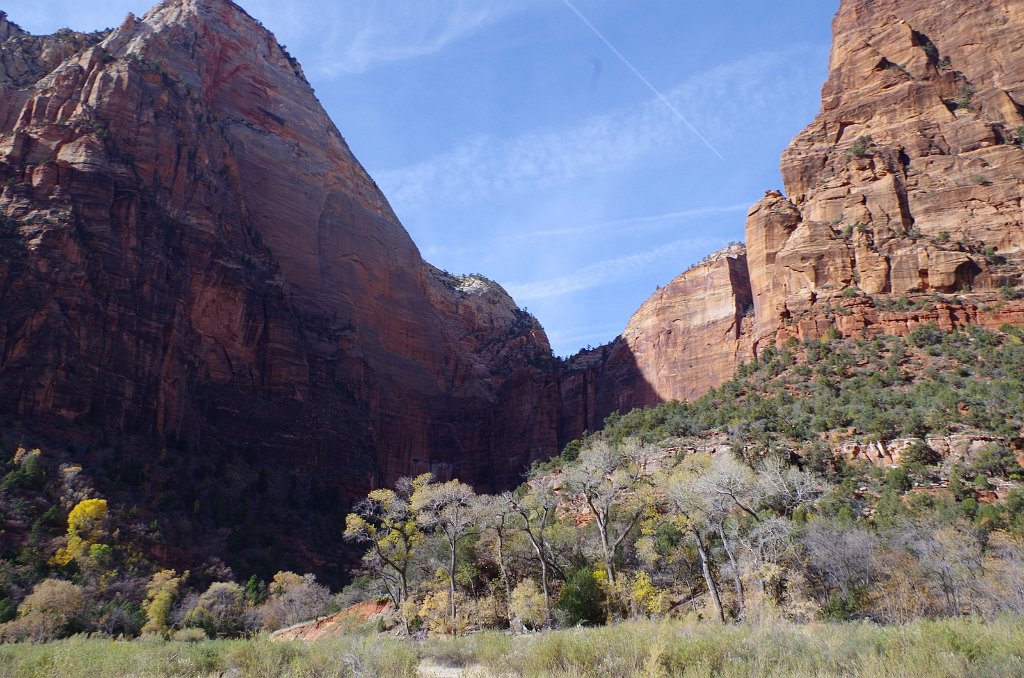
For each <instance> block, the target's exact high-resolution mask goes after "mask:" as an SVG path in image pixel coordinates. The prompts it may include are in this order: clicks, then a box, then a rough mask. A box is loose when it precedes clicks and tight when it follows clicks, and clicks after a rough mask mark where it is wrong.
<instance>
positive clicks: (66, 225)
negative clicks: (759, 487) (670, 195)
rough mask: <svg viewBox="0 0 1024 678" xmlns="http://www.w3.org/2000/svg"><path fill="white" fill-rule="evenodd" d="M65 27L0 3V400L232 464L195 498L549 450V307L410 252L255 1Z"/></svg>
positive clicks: (467, 470) (349, 493)
mask: <svg viewBox="0 0 1024 678" xmlns="http://www.w3.org/2000/svg"><path fill="white" fill-rule="evenodd" d="M68 35H71V36H72V37H66V36H65V37H61V34H58V36H56V37H55V36H49V37H45V38H38V37H33V36H27V35H26V34H24V33H23V32H22V31H20V30H19V29H17V28H16V27H13V26H12V25H11V24H9V23H7V22H6V20H0V38H3V42H2V43H0V88H3V92H2V94H0V182H2V186H3V187H2V193H0V216H2V224H0V227H2V228H0V413H2V416H3V418H4V423H5V425H7V426H8V427H13V428H16V429H19V430H23V429H30V430H31V431H32V432H34V434H36V435H40V436H48V437H49V438H50V439H52V440H54V441H55V442H58V441H62V440H65V441H66V440H68V439H72V440H74V441H75V443H74V444H76V445H79V446H84V444H85V443H88V444H90V445H91V446H92V447H100V448H103V447H105V446H106V445H109V444H112V443H113V442H114V441H113V440H110V438H113V437H114V436H117V437H119V438H121V439H122V440H123V441H126V446H127V447H129V448H130V449H131V450H132V453H133V454H136V455H138V456H139V457H140V458H143V459H146V458H150V459H151V458H152V454H151V453H155V452H156V450H159V449H161V448H170V449H171V450H178V451H177V452H175V454H176V455H177V456H180V457H190V458H191V459H193V460H194V463H195V464H196V465H199V468H198V469H197V470H196V471H195V472H196V473H200V472H201V469H202V464H204V463H206V461H207V460H211V463H212V460H213V459H216V460H217V469H218V470H220V469H222V468H224V469H227V468H231V469H235V470H234V471H232V473H233V474H235V475H236V476H237V477H234V476H233V477H231V478H229V479H225V480H224V482H218V484H219V485H220V487H216V488H212V489H210V490H209V492H208V494H209V495H210V496H205V495H204V496H196V497H195V504H196V506H199V507H200V508H199V509H198V510H199V511H201V512H202V511H203V510H204V509H205V508H206V507H207V506H209V505H211V504H214V505H216V506H221V505H223V506H225V507H231V506H237V505H238V504H243V505H250V504H257V503H260V502H263V501H265V499H266V498H261V499H260V502H257V501H256V500H254V499H252V498H249V497H248V495H249V494H251V493H250V492H249V491H248V490H249V489H250V487H249V485H248V484H247V483H249V482H252V478H251V476H252V475H254V474H255V473H256V471H257V470H258V469H264V471H265V470H267V469H269V470H270V472H269V474H268V475H269V478H270V479H271V480H270V482H269V485H270V488H269V492H270V494H271V497H274V496H276V497H277V498H278V500H280V501H283V500H284V495H285V494H286V493H287V495H288V498H289V501H293V502H295V503H296V504H297V505H302V504H303V502H304V501H306V500H308V497H309V496H311V495H313V496H319V497H325V498H326V497H334V498H335V507H336V508H335V510H338V509H339V508H340V509H343V508H344V503H343V502H341V503H338V502H337V501H336V498H338V497H341V498H346V497H347V498H349V499H351V498H355V497H358V496H359V495H361V494H364V493H365V492H366V491H367V490H368V489H370V488H371V487H373V486H377V485H380V484H383V483H389V482H393V481H394V480H395V479H396V478H397V477H399V476H401V475H405V474H408V473H413V472H420V471H425V470H430V471H434V472H435V473H436V474H438V475H439V476H440V477H442V478H445V477H449V476H455V475H458V476H459V477H461V478H463V479H464V480H468V481H470V482H474V483H476V484H477V485H478V486H480V487H482V488H483V489H491V488H493V487H496V486H499V485H500V486H507V485H508V484H510V483H512V482H514V481H515V479H516V478H518V477H519V474H520V473H521V472H522V470H523V469H524V468H525V467H528V465H529V463H530V461H532V460H534V459H538V458H542V457H548V456H550V455H551V454H552V453H554V452H555V451H557V449H558V445H559V441H558V439H557V435H558V430H557V429H558V426H557V423H556V420H557V416H558V415H557V413H558V397H559V396H558V387H557V381H556V379H555V378H554V376H553V372H552V370H553V362H552V359H551V355H550V348H549V345H548V342H547V338H546V336H545V335H544V332H543V330H542V329H541V328H539V326H537V324H536V322H535V321H534V319H533V318H532V317H531V316H529V315H528V314H526V313H525V312H523V311H521V310H519V309H518V308H517V307H516V304H515V303H514V302H513V301H512V299H511V298H510V297H509V296H508V295H507V294H506V293H505V292H504V290H502V289H501V288H500V287H499V286H498V285H496V284H494V283H491V282H490V281H486V280H483V279H478V278H456V277H452V276H449V275H447V274H444V273H442V272H440V271H438V270H436V269H434V268H433V267H431V266H429V265H428V264H426V263H425V262H424V261H423V260H422V258H421V257H420V255H419V252H418V251H417V249H416V247H415V245H414V244H413V242H412V240H411V239H410V238H409V236H408V234H407V233H406V232H405V230H404V229H403V228H402V226H401V225H400V224H399V223H398V220H397V219H396V217H395V215H394V214H393V213H392V211H391V208H390V207H389V205H388V203H387V201H386V199H385V198H384V196H383V195H381V193H380V192H379V191H378V190H377V188H376V186H375V185H374V183H373V181H372V180H371V179H370V177H369V176H368V175H367V174H366V172H365V171H364V170H363V168H362V167H361V166H360V165H359V163H358V161H357V160H356V159H355V158H354V157H353V156H352V153H351V152H350V151H349V149H348V146H347V145H346V143H345V141H344V139H343V138H342V137H341V135H340V134H339V132H338V131H337V129H336V128H335V127H334V125H333V123H332V122H331V121H330V120H329V118H328V117H327V115H326V114H325V113H324V111H323V110H322V108H321V107H320V105H319V103H318V101H317V100H316V98H315V96H314V94H313V91H312V90H311V88H310V87H309V85H308V83H307V82H306V80H305V78H304V76H303V73H302V71H301V69H300V67H299V66H298V64H297V63H295V62H294V60H292V59H291V57H290V56H289V55H288V54H287V53H286V52H285V51H284V50H283V49H282V48H281V47H280V46H279V45H278V44H277V42H276V40H275V39H274V38H273V36H272V35H271V34H270V33H269V32H267V31H266V30H265V29H264V28H263V27H262V26H260V25H259V24H258V23H257V22H256V21H255V20H253V19H252V18H251V17H249V16H248V15H247V14H246V13H245V12H244V11H242V10H241V9H240V8H239V7H238V6H236V5H234V4H233V3H232V2H229V1H228V0H173V1H170V2H165V3H163V4H161V5H159V6H157V7H156V8H154V9H153V10H151V11H150V12H149V13H147V14H146V15H145V16H144V17H142V18H141V19H138V18H135V17H133V16H131V15H129V17H128V18H127V19H126V20H125V22H124V23H123V24H122V25H121V26H120V27H119V28H117V29H116V30H114V31H113V32H111V33H110V34H109V35H106V36H94V37H95V39H93V38H91V37H83V38H78V37H74V36H75V35H77V34H68ZM100 38H102V41H100V42H98V44H94V43H97V40H99V39H100ZM76 41H77V42H76ZM53 45H57V47H54V46H53ZM61 46H63V47H61ZM65 48H66V49H65ZM72 429H73V430H74V432H73V433H72V432H71V431H72ZM77 454H82V452H81V451H80V448H79V452H77ZM147 455H149V456H148V457H147ZM209 471H214V469H213V468H212V467H210V469H209ZM203 477H204V482H207V481H209V480H210V479H209V478H206V477H205V476H203ZM190 491H191V489H189V490H185V491H183V492H182V494H188V492H190ZM339 491H340V493H341V494H340V495H339V494H338V492H339ZM201 500H202V501H201ZM180 501H181V502H182V503H183V504H186V507H187V505H189V504H191V503H192V502H191V501H189V499H188V498H181V499H180ZM320 501H321V503H325V502H326V501H327V499H321V500H320ZM208 510H209V509H207V511H208ZM229 513H230V511H229ZM218 520H221V521H223V520H228V521H234V522H237V520H238V518H237V516H234V517H232V516H225V517H222V518H219V519H218ZM334 529H337V526H336V525H335V526H334ZM299 532H300V533H301V532H302V529H301V528H300V530H299ZM293 536H294V538H295V539H297V540H300V541H301V540H302V539H304V538H305V539H306V541H307V542H308V535H306V536H305V537H303V536H302V535H301V534H298V535H289V536H288V537H286V539H290V538H292V537H293ZM222 537H223V535H221V537H217V539H218V540H219V539H221V538H222ZM331 541H332V542H334V543H336V542H337V540H336V539H332V540H331ZM209 548H211V549H213V550H216V547H209ZM310 557H311V559H312V560H314V561H317V560H318V559H319V558H318V557H317V556H316V555H315V554H313V555H311V556H310Z"/></svg>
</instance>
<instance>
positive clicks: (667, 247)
mask: <svg viewBox="0 0 1024 678" xmlns="http://www.w3.org/2000/svg"><path fill="white" fill-rule="evenodd" d="M723 245H725V243H724V242H723V241H721V240H717V239H712V238H684V239H682V240H676V241H674V242H670V243H666V244H664V245H659V246H658V247H654V248H652V249H649V250H645V251H643V252H638V253H636V254H630V255H627V256H623V257H616V258H614V259H604V260H602V261H598V262H595V263H593V264H589V265H587V266H584V267H582V268H579V269H577V270H575V271H573V272H572V273H567V274H565V275H559V276H556V277H554V278H548V279H546V280H537V281H532V282H518V283H510V284H507V285H505V289H506V290H508V292H509V294H511V295H512V297H513V298H514V299H516V300H517V301H520V302H521V301H532V300H537V299H550V298H552V297H559V296H563V295H567V294H573V293H575V292H582V291H583V290H588V289H592V288H594V287H600V286H601V285H607V284H609V283H612V282H616V281H619V280H622V279H625V278H629V277H632V276H633V275H635V274H637V273H641V272H643V270H644V269H645V268H646V267H649V266H651V265H653V264H656V263H658V262H661V261H664V260H666V259H681V258H685V256H686V255H692V254H693V253H694V252H710V251H712V250H713V249H717V248H720V247H722V246H723Z"/></svg>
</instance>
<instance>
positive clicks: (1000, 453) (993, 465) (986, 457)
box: [968, 443, 1024, 478]
mask: <svg viewBox="0 0 1024 678" xmlns="http://www.w3.org/2000/svg"><path fill="white" fill-rule="evenodd" d="M968 468H969V470H970V471H973V472H975V473H978V474H981V475H985V476H998V477H1001V478H1007V477H1009V476H1010V475H1011V474H1015V473H1021V472H1022V471H1024V469H1021V466H1020V463H1019V462H1018V461H1017V455H1016V454H1014V452H1013V450H1011V449H1009V448H1008V447H1007V446H1006V445H1002V444H1000V443H990V444H988V445H986V446H985V447H983V448H982V449H981V450H980V451H979V452H978V456H977V457H975V459H974V460H973V462H972V463H971V464H970V466H969V467H968Z"/></svg>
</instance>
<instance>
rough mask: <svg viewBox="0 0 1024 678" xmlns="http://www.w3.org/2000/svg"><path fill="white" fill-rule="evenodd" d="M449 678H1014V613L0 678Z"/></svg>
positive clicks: (119, 663)
mask: <svg viewBox="0 0 1024 678" xmlns="http://www.w3.org/2000/svg"><path fill="white" fill-rule="evenodd" d="M428 664H429V665H432V666H441V667H450V668H451V669H453V670H452V671H450V672H449V675H460V674H461V675H465V676H467V678H468V677H470V676H478V677H484V676H494V677H498V676H501V677H505V676H508V677H523V678H527V677H538V678H539V677H541V676H552V677H564V678H569V677H574V678H575V677H578V678H583V677H585V676H586V677H594V676H615V677H620V678H627V677H632V676H637V677H640V676H766V675H771V676H802V677H803V676H872V677H874V676H950V677H953V676H966V675H970V676H973V677H975V678H983V677H986V676H1014V675H1017V676H1019V675H1024V619H1021V618H1017V617H1001V618H998V619H995V620H992V621H986V622H982V621H980V620H975V619H966V618H964V619H942V620H936V621H929V620H924V621H916V622H913V623H910V624H906V625H890V626H882V625H876V624H873V623H869V622H845V623H812V624H792V623H773V624H760V625H752V624H735V625H729V626H722V625H717V624H711V623H708V622H697V621H679V620H676V621H662V622H636V623H620V624H616V625H612V626H607V627H598V628H578V629H567V630H559V631H546V632H540V633H532V634H526V635H518V636H513V635H510V634H508V633H501V632H494V631H491V632H483V633H478V634H473V635H470V636H466V637H462V638H431V639H429V640H422V641H417V640H401V639H397V638H394V637H391V636H387V635H381V634H375V633H362V634H354V635H351V636H346V637H342V638H336V639H332V640H323V641H318V642H314V643H302V642H278V641H272V640H270V639H269V638H268V637H267V636H266V635H262V634H261V635H257V636H254V637H252V638H248V639H239V640H207V641H199V642H180V641H165V640H158V639H153V638H149V639H142V640H131V641H118V640H109V639H88V638H83V637H74V638H69V639H65V640H62V641H56V642H51V643H45V644H35V645H33V644H20V645H5V646H2V647H0V678H15V677H16V678H37V677H39V678H41V677H43V676H62V677H67V678H78V677H81V678H86V677H88V678H125V677H135V676H138V677H142V676H146V677H150V676H168V677H170V676H175V677H177V676H181V677H182V678H185V677H198V676H202V677H206V676H232V677H234V678H249V677H252V678H272V677H275V678H276V677H278V676H285V677H295V678H298V677H309V678H314V677H316V678H327V677H338V678H341V677H349V676H352V677H356V676H366V677H369V676H382V677H384V676H387V677H395V678H401V677H403V676H409V677H413V676H417V675H421V674H419V673H418V671H419V670H420V667H421V666H424V665H428Z"/></svg>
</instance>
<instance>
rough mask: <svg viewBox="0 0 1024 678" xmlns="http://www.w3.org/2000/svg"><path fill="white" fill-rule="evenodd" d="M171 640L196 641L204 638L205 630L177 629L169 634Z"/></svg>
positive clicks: (180, 641)
mask: <svg viewBox="0 0 1024 678" xmlns="http://www.w3.org/2000/svg"><path fill="white" fill-rule="evenodd" d="M171 640H174V641H176V642H179V643H198V642H199V641H201V640H206V632H205V631H203V630H202V629H197V628H187V629H179V630H177V631H175V632H174V633H172V634H171Z"/></svg>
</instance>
